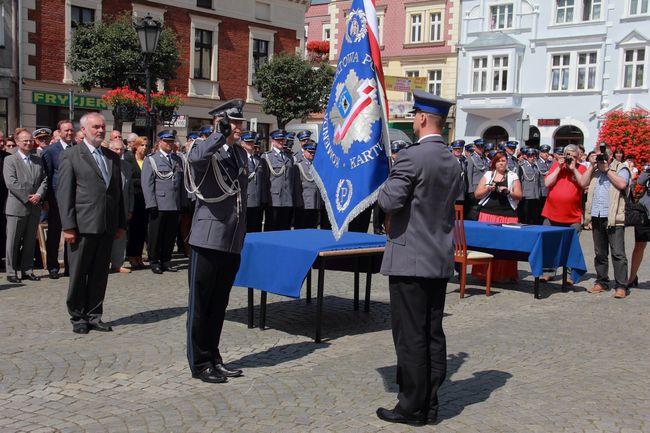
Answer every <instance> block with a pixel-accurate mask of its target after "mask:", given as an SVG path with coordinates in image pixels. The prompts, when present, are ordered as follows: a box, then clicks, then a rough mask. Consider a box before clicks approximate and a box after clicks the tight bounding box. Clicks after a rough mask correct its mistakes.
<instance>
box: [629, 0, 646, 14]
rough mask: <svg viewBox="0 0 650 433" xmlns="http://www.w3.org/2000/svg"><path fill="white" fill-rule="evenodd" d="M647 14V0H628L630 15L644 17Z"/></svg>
mask: <svg viewBox="0 0 650 433" xmlns="http://www.w3.org/2000/svg"><path fill="white" fill-rule="evenodd" d="M647 13H648V0H630V13H629V14H630V15H645V14H647Z"/></svg>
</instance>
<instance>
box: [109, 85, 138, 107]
mask: <svg viewBox="0 0 650 433" xmlns="http://www.w3.org/2000/svg"><path fill="white" fill-rule="evenodd" d="M102 99H103V100H104V101H106V104H108V105H109V106H111V107H113V108H116V107H132V108H134V109H135V108H146V107H147V101H146V100H145V98H144V95H143V94H142V93H138V92H136V91H135V90H131V89H129V88H128V87H127V86H123V87H118V88H116V89H113V90H109V91H108V92H106V93H105V94H104V95H102Z"/></svg>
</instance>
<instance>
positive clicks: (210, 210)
mask: <svg viewBox="0 0 650 433" xmlns="http://www.w3.org/2000/svg"><path fill="white" fill-rule="evenodd" d="M225 142H226V140H225V138H224V137H223V135H221V134H220V133H218V132H214V133H212V135H210V136H209V137H208V138H206V139H205V140H196V141H195V142H194V144H193V145H192V149H190V151H189V153H188V155H187V159H188V161H189V163H190V166H191V168H192V173H191V175H192V176H193V178H194V181H195V182H196V184H197V186H198V187H199V192H200V193H201V194H202V195H203V197H205V198H206V199H210V198H215V197H219V196H221V195H223V190H222V189H221V187H220V186H219V185H218V183H217V180H216V179H215V175H214V172H213V168H212V165H213V164H216V169H217V170H219V171H220V172H221V174H222V175H223V177H224V178H225V179H228V178H231V179H237V180H238V181H239V186H240V188H241V189H240V193H239V194H234V195H231V196H229V197H226V198H225V199H224V200H222V201H220V202H217V203H207V202H205V201H203V200H201V198H199V197H197V198H196V208H195V210H194V216H193V217H192V229H191V232H190V239H189V243H190V245H194V246H197V247H203V248H209V249H211V250H217V251H223V252H227V253H236V254H239V253H240V252H241V249H242V247H243V246H244V236H245V235H246V203H247V194H246V190H247V188H248V164H247V163H246V158H247V153H246V151H245V150H244V149H242V148H241V146H239V145H235V146H233V147H232V148H231V151H232V152H233V156H232V157H230V156H228V153H227V152H226V151H225V150H224V149H223V145H224V144H225ZM213 155H216V159H217V162H215V161H214V160H213V158H212V157H213ZM206 172H207V173H206ZM204 175H205V177H204ZM201 179H204V180H203V183H201V184H200V185H199V183H200V181H201ZM229 186H230V185H229Z"/></svg>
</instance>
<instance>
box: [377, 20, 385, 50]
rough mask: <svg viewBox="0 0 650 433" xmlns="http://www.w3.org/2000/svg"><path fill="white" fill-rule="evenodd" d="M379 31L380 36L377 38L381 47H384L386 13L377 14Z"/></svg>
mask: <svg viewBox="0 0 650 433" xmlns="http://www.w3.org/2000/svg"><path fill="white" fill-rule="evenodd" d="M377 30H379V35H378V36H377V38H378V41H377V42H379V46H380V47H381V46H382V45H384V12H381V13H380V12H377Z"/></svg>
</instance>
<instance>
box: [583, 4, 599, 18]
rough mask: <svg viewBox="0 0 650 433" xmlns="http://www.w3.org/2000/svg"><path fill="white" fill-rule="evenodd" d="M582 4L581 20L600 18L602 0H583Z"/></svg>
mask: <svg viewBox="0 0 650 433" xmlns="http://www.w3.org/2000/svg"><path fill="white" fill-rule="evenodd" d="M582 6H583V8H582V21H596V20H599V19H600V9H601V6H602V0H584V2H583V4H582Z"/></svg>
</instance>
